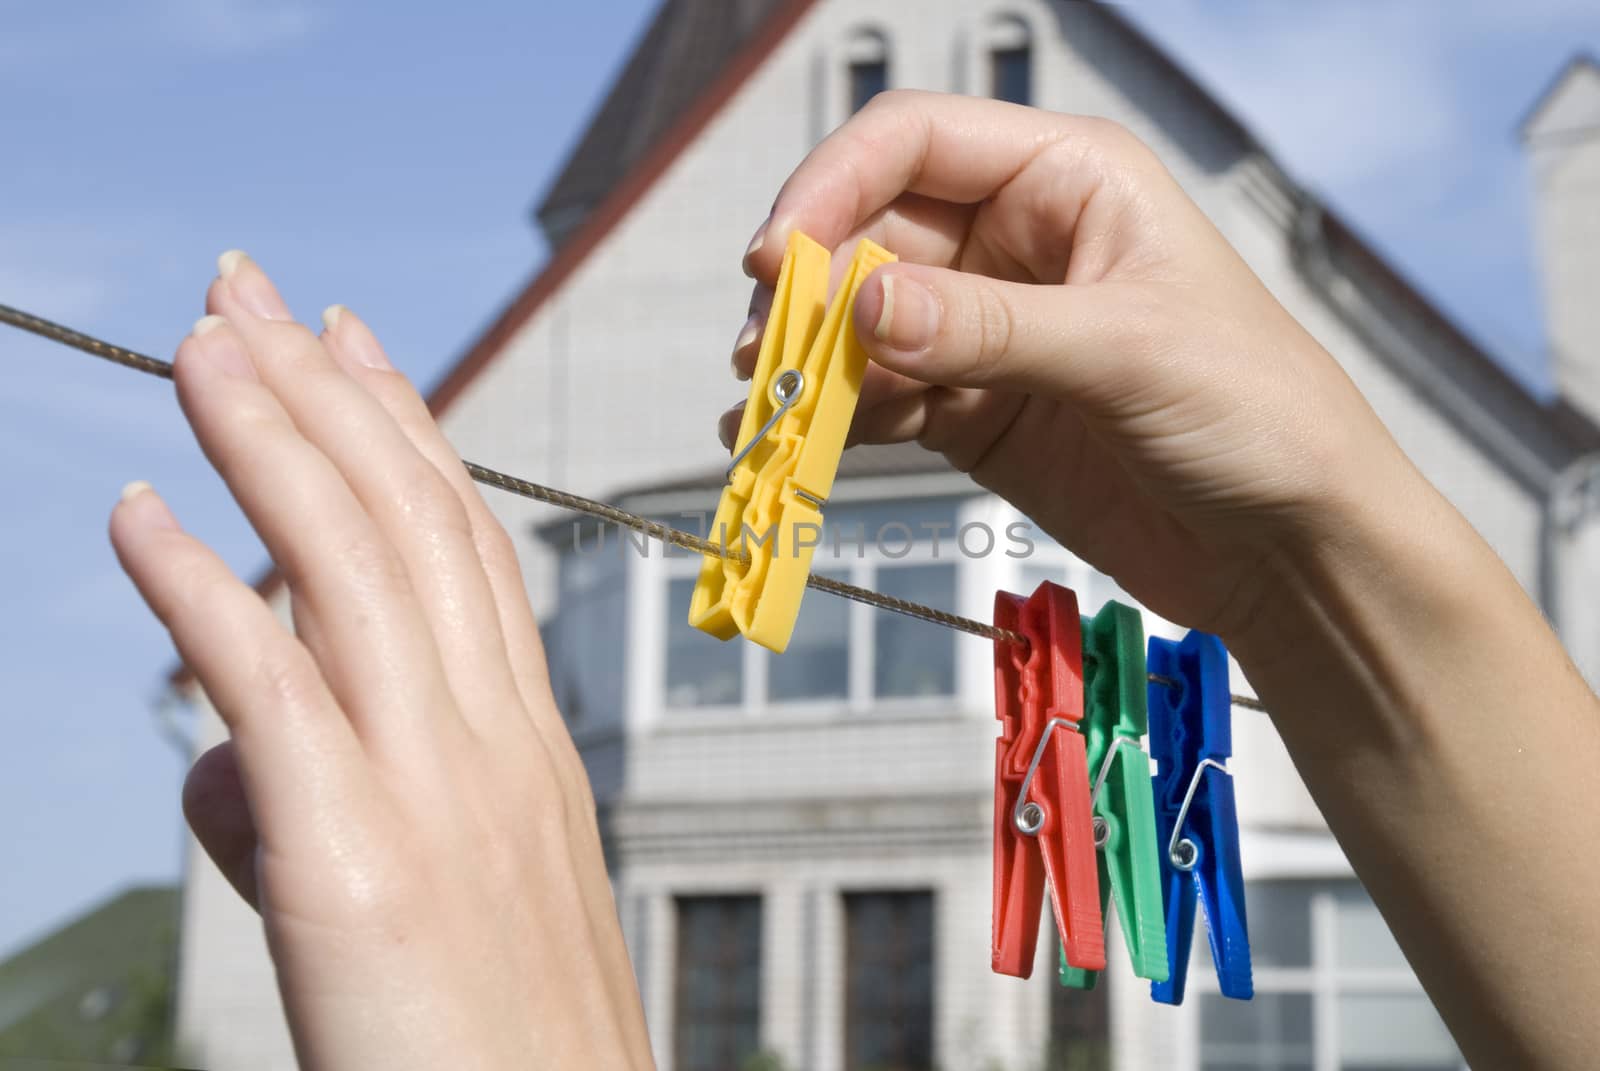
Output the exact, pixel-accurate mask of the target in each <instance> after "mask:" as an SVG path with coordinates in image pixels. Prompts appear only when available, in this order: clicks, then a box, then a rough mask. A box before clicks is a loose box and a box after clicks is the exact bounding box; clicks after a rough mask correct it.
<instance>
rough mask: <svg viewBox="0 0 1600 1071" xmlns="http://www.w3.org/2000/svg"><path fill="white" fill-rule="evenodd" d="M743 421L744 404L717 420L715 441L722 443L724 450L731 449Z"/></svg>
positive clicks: (741, 403)
mask: <svg viewBox="0 0 1600 1071" xmlns="http://www.w3.org/2000/svg"><path fill="white" fill-rule="evenodd" d="M743 421H744V403H743V402H740V403H739V404H738V405H736V406H734V407H733V408H732V409H729V410H728V411H727V412H726V413H723V414H722V416H721V417H719V418H718V420H717V439H718V441H720V442H721V443H722V448H723V449H724V450H729V451H731V450H732V449H733V440H734V438H735V437H736V436H737V435H738V434H739V425H740V424H741V423H742V422H743Z"/></svg>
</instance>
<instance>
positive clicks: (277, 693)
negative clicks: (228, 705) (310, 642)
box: [249, 651, 322, 710]
mask: <svg viewBox="0 0 1600 1071" xmlns="http://www.w3.org/2000/svg"><path fill="white" fill-rule="evenodd" d="M249 681H250V692H251V694H252V695H254V696H257V697H258V698H259V699H260V700H261V701H262V702H263V703H264V704H266V705H267V706H269V707H271V708H272V709H274V710H305V709H308V708H310V707H311V706H313V705H314V703H315V702H316V696H317V694H318V693H319V692H320V690H321V687H322V677H321V675H320V674H319V673H318V672H317V671H316V668H315V667H314V666H313V665H312V663H311V662H310V660H309V658H297V657H294V656H293V655H291V654H285V653H283V652H280V651H271V652H265V653H263V654H261V655H260V656H259V657H258V658H257V659H256V661H255V662H254V663H253V664H252V665H251V667H250V672H249Z"/></svg>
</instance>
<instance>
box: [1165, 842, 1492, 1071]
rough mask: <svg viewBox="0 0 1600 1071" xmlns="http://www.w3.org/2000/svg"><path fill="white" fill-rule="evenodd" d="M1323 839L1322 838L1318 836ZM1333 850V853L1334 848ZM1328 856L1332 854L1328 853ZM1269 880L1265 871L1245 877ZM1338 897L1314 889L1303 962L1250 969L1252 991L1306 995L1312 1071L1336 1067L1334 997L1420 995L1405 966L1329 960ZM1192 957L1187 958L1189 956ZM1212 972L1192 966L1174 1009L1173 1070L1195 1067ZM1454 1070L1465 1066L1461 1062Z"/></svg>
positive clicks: (1201, 931)
mask: <svg viewBox="0 0 1600 1071" xmlns="http://www.w3.org/2000/svg"><path fill="white" fill-rule="evenodd" d="M1318 839H1327V838H1318ZM1332 854H1333V855H1337V849H1336V848H1335V849H1334V851H1333V853H1332ZM1328 858H1329V861H1331V858H1332V856H1328ZM1258 879H1259V880H1269V875H1265V874H1263V875H1259V876H1252V878H1251V879H1250V880H1258ZM1270 880H1283V881H1306V882H1312V883H1315V882H1323V883H1332V882H1350V881H1354V880H1355V878H1354V876H1353V875H1352V874H1351V873H1350V872H1349V871H1348V870H1342V871H1339V872H1334V873H1329V872H1326V871H1323V870H1321V868H1318V872H1316V873H1295V874H1290V873H1274V874H1271V875H1270ZM1338 911H1339V905H1338V897H1337V895H1336V894H1335V892H1334V890H1333V889H1331V888H1322V889H1319V890H1317V891H1316V892H1314V893H1313V894H1312V896H1311V901H1310V925H1311V964H1310V966H1307V967H1256V968H1255V969H1254V970H1253V971H1252V977H1253V980H1254V984H1255V992H1256V995H1257V996H1262V995H1266V994H1272V993H1284V994H1306V995H1309V996H1310V997H1311V1043H1312V1061H1313V1062H1312V1068H1313V1071H1339V1069H1340V1063H1339V1059H1340V1053H1339V997H1340V996H1341V995H1345V994H1352V993H1353V994H1372V995H1384V996H1400V997H1423V998H1424V999H1426V997H1427V994H1426V993H1425V992H1424V991H1423V988H1422V983H1421V982H1420V981H1418V980H1417V976H1416V974H1415V973H1413V972H1412V970H1411V969H1410V968H1409V967H1340V966H1339V965H1338V964H1337V963H1336V962H1335V959H1334V957H1335V952H1336V948H1337V945H1338V939H1339V934H1338V923H1339V916H1338ZM1195 926H1196V930H1195V935H1194V940H1195V942H1196V944H1195V951H1196V953H1197V955H1196V957H1195V958H1196V959H1199V958H1203V953H1200V949H1199V943H1200V942H1202V941H1205V940H1207V937H1206V934H1205V922H1204V921H1203V912H1202V913H1200V915H1199V916H1197V917H1196V919H1195ZM1191 962H1193V960H1191ZM1220 993H1221V988H1220V987H1219V986H1218V984H1217V979H1216V976H1215V974H1213V973H1211V972H1209V971H1206V970H1201V969H1198V968H1196V969H1194V970H1192V971H1191V973H1190V975H1189V982H1188V997H1187V999H1185V1001H1184V1003H1183V1004H1182V1005H1181V1006H1180V1007H1179V1008H1178V1009H1177V1011H1178V1012H1179V1013H1180V1015H1179V1020H1178V1037H1177V1041H1178V1045H1177V1052H1178V1060H1177V1062H1176V1064H1175V1067H1176V1068H1177V1069H1178V1071H1201V1068H1202V1065H1201V1062H1200V1003H1201V1002H1200V999H1199V998H1200V997H1202V996H1206V995H1211V996H1215V995H1219V994H1220ZM1460 1071H1467V1065H1466V1063H1465V1062H1463V1063H1461V1065H1460Z"/></svg>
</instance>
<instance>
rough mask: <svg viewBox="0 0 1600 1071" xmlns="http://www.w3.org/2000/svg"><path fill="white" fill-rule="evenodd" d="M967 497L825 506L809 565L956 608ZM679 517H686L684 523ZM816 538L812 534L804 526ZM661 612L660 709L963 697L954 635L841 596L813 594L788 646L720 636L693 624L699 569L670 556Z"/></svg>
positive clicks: (862, 704)
mask: <svg viewBox="0 0 1600 1071" xmlns="http://www.w3.org/2000/svg"><path fill="white" fill-rule="evenodd" d="M967 500H968V499H966V498H964V497H953V496H945V497H937V498H905V499H891V500H887V501H877V502H872V503H840V504H838V505H835V506H830V507H829V509H828V512H827V515H826V517H825V519H824V521H823V525H822V532H821V533H820V535H819V536H818V537H817V538H818V539H819V542H818V543H817V546H816V551H815V555H814V557H813V559H812V563H811V571H812V572H813V573H814V574H817V575H820V576H826V577H829V578H831V579H836V580H843V581H847V582H849V583H852V584H857V585H860V586H863V587H868V588H872V589H874V590H877V591H882V592H885V593H887V594H890V595H895V596H899V597H901V598H905V599H912V600H914V601H916V602H920V603H923V604H924V605H928V606H934V607H938V608H940V609H946V610H950V611H953V612H955V611H959V610H960V609H961V608H960V607H959V606H958V605H957V593H958V590H959V584H958V580H959V571H960V568H961V565H962V563H963V562H966V561H967V559H966V558H965V557H963V556H962V553H961V551H960V549H959V547H958V543H957V535H956V533H957V521H958V519H959V517H960V515H961V507H962V505H963V503H964V502H966V501H967ZM680 523H681V522H680ZM808 538H809V533H808ZM663 569H664V571H665V573H666V577H667V579H666V584H667V597H666V598H665V599H664V600H663V611H662V612H663V613H664V615H665V616H664V620H663V621H662V624H661V628H662V634H663V636H664V638H665V639H664V646H665V657H664V660H663V661H664V663H665V668H664V680H663V690H664V703H663V706H664V708H665V709H666V710H667V711H669V712H672V713H678V712H690V711H697V710H708V709H712V708H722V710H723V711H724V712H727V713H731V712H733V709H734V708H744V707H745V706H746V705H747V704H748V705H749V707H752V708H756V709H760V708H764V707H783V706H788V707H794V708H800V707H805V706H808V705H809V706H811V707H813V708H816V707H828V708H832V709H833V710H838V709H840V708H852V709H855V710H860V711H866V710H869V709H872V708H873V707H875V706H879V705H881V704H882V703H883V702H885V701H888V702H890V703H893V704H901V705H905V706H915V707H916V709H918V710H922V709H926V703H925V701H928V700H936V699H940V698H946V697H950V696H954V695H955V694H956V687H957V681H956V669H955V667H956V662H957V658H956V650H957V647H956V644H957V636H956V634H955V633H953V632H951V631H949V630H948V629H942V628H939V627H938V626H936V625H930V624H927V623H926V622H923V621H919V620H917V619H915V618H910V617H905V616H902V615H899V614H893V613H887V612H875V613H864V612H861V610H860V609H859V608H858V607H857V606H856V605H855V604H852V603H850V602H847V601H845V600H843V599H839V598H836V597H834V596H831V595H828V594H825V593H822V592H817V591H810V592H807V593H806V595H805V597H804V599H803V600H802V601H801V603H800V616H799V618H798V619H797V621H796V622H795V629H794V633H793V634H792V636H791V637H790V640H789V647H788V650H786V651H785V652H784V653H783V654H781V655H775V654H772V653H771V652H769V651H767V650H766V649H765V648H762V647H759V646H757V645H755V644H750V643H743V642H738V641H730V642H727V643H724V642H722V641H719V640H717V639H715V638H713V637H711V636H708V635H706V634H705V633H702V632H700V631H699V630H698V629H695V628H693V627H691V626H690V625H689V624H688V615H689V602H690V599H691V597H692V595H693V592H694V586H695V580H696V577H697V576H698V573H699V562H698V561H697V560H696V559H694V558H693V557H684V558H669V559H667V560H665V562H664V564H663Z"/></svg>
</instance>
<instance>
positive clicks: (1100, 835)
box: [1089, 736, 1194, 848]
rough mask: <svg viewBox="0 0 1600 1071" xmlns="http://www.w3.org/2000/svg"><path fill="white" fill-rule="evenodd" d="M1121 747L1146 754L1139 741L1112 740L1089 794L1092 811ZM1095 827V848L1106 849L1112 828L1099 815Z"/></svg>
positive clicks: (1096, 817) (1131, 738)
mask: <svg viewBox="0 0 1600 1071" xmlns="http://www.w3.org/2000/svg"><path fill="white" fill-rule="evenodd" d="M1121 747H1131V748H1133V750H1135V751H1137V752H1139V754H1141V755H1142V754H1144V748H1142V747H1140V746H1139V741H1137V740H1135V739H1134V738H1133V737H1131V736H1117V737H1113V738H1112V744H1111V746H1110V747H1108V748H1106V757H1105V758H1104V759H1103V760H1102V761H1101V763H1100V772H1099V773H1097V774H1095V776H1094V788H1093V789H1091V790H1090V792H1089V808H1090V809H1091V810H1093V809H1094V805H1095V803H1096V802H1098V801H1099V799H1100V790H1101V789H1102V788H1104V787H1105V783H1106V775H1107V774H1109V773H1110V772H1111V764H1112V762H1113V761H1115V760H1116V757H1117V749H1118V748H1121ZM1193 794H1194V790H1193V789H1192V788H1191V789H1190V795H1191V796H1192V795H1193ZM1188 809H1189V807H1188V804H1187V803H1185V804H1184V810H1188ZM1178 822H1179V824H1180V825H1181V824H1182V822H1183V819H1182V818H1180V819H1179V820H1178ZM1093 826H1094V846H1095V847H1096V848H1103V847H1105V843H1106V838H1107V837H1108V836H1110V835H1111V827H1110V826H1108V825H1106V820H1105V819H1104V818H1101V817H1100V816H1099V815H1095V816H1094V822H1093Z"/></svg>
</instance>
